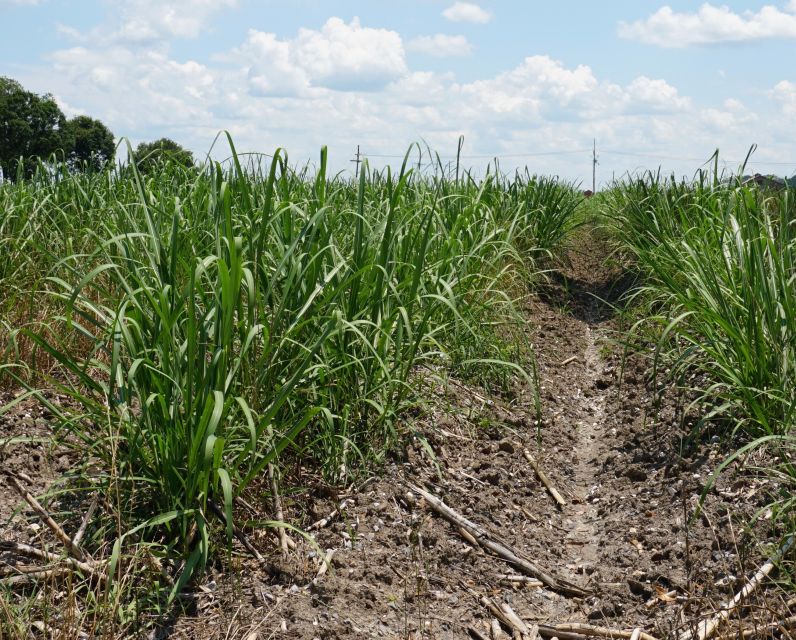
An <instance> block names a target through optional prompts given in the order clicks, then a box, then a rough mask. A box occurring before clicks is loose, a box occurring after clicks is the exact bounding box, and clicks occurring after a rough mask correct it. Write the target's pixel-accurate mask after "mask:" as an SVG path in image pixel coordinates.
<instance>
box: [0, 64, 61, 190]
mask: <svg viewBox="0 0 796 640" xmlns="http://www.w3.org/2000/svg"><path fill="white" fill-rule="evenodd" d="M71 143H72V141H71V138H70V137H69V133H68V131H67V127H66V118H65V117H64V114H63V113H61V109H60V108H59V107H58V105H57V104H56V102H55V99H54V98H53V97H52V96H51V95H49V94H46V95H43V96H39V95H36V94H35V93H31V92H30V91H26V90H25V89H24V88H23V87H22V85H21V84H19V83H18V82H16V81H15V80H12V79H10V78H3V77H0V169H2V171H3V176H4V177H5V178H6V179H10V180H16V179H17V178H18V177H26V176H30V175H32V173H33V171H34V170H35V166H36V160H37V159H40V158H41V159H46V158H48V157H49V156H51V155H52V154H54V153H57V152H60V153H61V154H62V155H63V153H64V150H65V149H69V148H70V147H71ZM20 161H21V162H22V164H21V165H20Z"/></svg>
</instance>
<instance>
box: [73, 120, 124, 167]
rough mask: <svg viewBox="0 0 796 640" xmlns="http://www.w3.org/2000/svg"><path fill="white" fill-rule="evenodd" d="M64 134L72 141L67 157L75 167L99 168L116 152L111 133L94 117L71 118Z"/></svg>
mask: <svg viewBox="0 0 796 640" xmlns="http://www.w3.org/2000/svg"><path fill="white" fill-rule="evenodd" d="M66 135H67V137H68V138H69V140H70V141H71V143H72V147H71V150H70V152H69V154H68V158H69V161H70V163H71V164H72V165H73V166H74V167H76V168H82V167H90V168H92V169H101V168H102V167H104V166H105V164H106V163H107V162H108V161H109V160H112V159H113V156H114V154H115V152H116V145H115V144H114V138H113V133H112V132H111V130H110V129H108V127H106V126H105V125H104V124H102V122H100V121H99V120H95V119H94V118H90V117H88V116H77V117H75V118H72V119H71V120H70V121H69V122H67V123H66Z"/></svg>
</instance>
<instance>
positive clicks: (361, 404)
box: [0, 140, 579, 596]
mask: <svg viewBox="0 0 796 640" xmlns="http://www.w3.org/2000/svg"><path fill="white" fill-rule="evenodd" d="M229 144H230V147H231V150H232V156H231V162H230V163H229V164H228V165H221V164H218V163H211V164H208V165H206V166H205V167H203V168H202V169H201V170H198V171H197V170H186V169H184V168H182V167H179V166H175V165H169V164H166V165H164V166H162V167H161V170H160V172H157V173H155V174H150V175H149V176H142V175H140V174H138V173H137V172H136V170H135V168H134V167H127V168H122V169H113V170H110V171H108V172H106V173H99V174H93V175H66V174H63V173H57V172H53V171H52V170H50V171H40V172H39V173H38V174H37V175H36V176H34V178H33V179H32V180H31V181H30V182H27V183H26V182H20V183H17V184H14V185H8V184H7V185H3V186H2V187H0V244H2V246H3V247H4V249H5V250H6V252H7V253H6V255H7V256H8V259H7V260H6V261H5V263H4V264H3V265H2V266H0V269H2V271H0V285H2V286H3V291H4V293H3V295H2V297H0V304H2V305H3V306H4V308H5V309H7V310H8V311H9V312H11V311H13V312H14V314H15V315H14V316H13V317H14V318H15V319H14V321H13V322H14V324H13V326H11V325H10V324H9V326H8V327H7V329H8V330H7V332H6V335H5V339H4V340H3V344H2V345H0V346H1V347H2V348H3V349H4V353H5V358H6V362H7V365H9V366H8V367H7V368H6V370H5V371H6V374H7V375H6V380H7V381H8V380H12V381H13V382H15V383H21V384H26V385H28V386H35V385H38V386H41V387H47V388H55V389H57V390H59V391H60V392H61V393H62V394H65V395H67V396H68V397H69V398H70V399H71V401H70V402H69V403H60V404H55V403H52V402H50V401H48V400H47V399H46V398H45V396H44V395H43V394H40V399H41V401H42V402H44V403H46V404H47V405H48V406H49V408H50V410H51V411H52V412H53V414H54V415H55V416H56V418H57V423H58V430H59V433H60V434H61V435H63V436H64V440H65V441H66V442H70V443H72V444H73V445H74V444H76V445H78V446H79V447H80V449H81V450H82V451H83V452H84V453H85V455H86V456H87V458H88V459H90V460H91V461H92V465H94V466H96V465H97V464H99V466H100V468H101V472H100V473H94V474H92V475H91V476H90V477H88V476H87V477H85V478H84V480H86V481H89V482H90V483H92V485H93V486H94V487H95V488H97V489H99V490H102V491H105V492H112V493H113V494H114V495H116V496H117V498H118V501H117V502H118V513H117V514H116V518H117V520H118V527H117V531H116V534H115V535H116V550H115V553H114V556H113V566H114V567H116V569H115V570H117V571H121V568H120V564H119V562H120V561H119V558H120V556H121V555H123V550H124V548H125V543H126V542H130V541H140V540H147V541H149V542H150V543H156V544H157V545H158V548H159V549H160V550H161V551H160V552H159V553H162V554H163V555H165V556H166V557H170V558H177V559H181V564H180V571H179V572H178V576H177V577H178V579H177V581H176V584H175V586H174V588H173V589H172V592H171V595H172V596H174V595H176V593H177V592H179V590H180V588H181V587H182V586H183V585H184V584H185V583H186V582H187V581H188V580H190V579H191V577H192V576H194V575H195V574H196V573H197V572H198V571H201V570H202V568H203V567H204V566H205V565H206V563H207V561H208V559H209V557H210V555H211V554H212V552H213V546H214V542H213V541H214V540H215V539H216V538H215V535H214V533H213V532H214V531H215V530H216V529H217V528H219V527H216V524H215V523H216V519H214V514H218V513H222V514H223V518H221V519H220V521H219V524H220V529H221V531H224V532H225V535H226V538H227V540H229V539H230V537H231V535H232V532H233V525H234V503H235V499H236V498H237V497H239V496H241V495H242V494H243V493H244V492H246V490H247V488H248V487H250V486H251V485H252V484H253V483H255V484H256V483H259V482H260V481H261V480H260V476H261V472H262V471H263V469H264V468H265V467H266V465H268V464H269V463H271V462H274V461H276V460H277V457H278V456H280V455H283V457H284V454H285V453H286V452H285V450H286V449H288V448H289V449H290V450H291V451H294V452H297V451H301V452H302V464H304V465H310V466H315V467H317V468H318V469H320V470H321V471H322V472H323V473H324V475H325V476H326V477H327V478H329V479H330V480H331V481H338V482H343V481H345V480H346V479H347V476H348V475H349V474H351V473H352V472H353V471H354V470H355V469H356V468H357V467H358V466H360V465H361V464H362V463H363V462H368V461H374V460H375V461H377V460H379V459H380V458H381V457H382V456H383V455H384V453H385V452H386V451H387V450H389V448H390V446H392V444H393V443H394V442H395V441H396V439H397V438H399V437H400V435H401V434H400V433H399V432H398V430H397V427H396V425H397V424H398V422H397V418H398V417H399V416H400V415H401V413H402V412H403V411H404V410H405V408H406V407H407V406H408V405H409V404H411V403H413V402H416V401H417V388H418V386H419V384H420V382H421V380H422V378H423V376H424V375H428V373H427V372H428V371H430V370H432V369H438V368H439V367H443V368H446V369H447V370H449V371H453V372H454V373H455V372H459V373H460V374H463V375H477V374H478V373H479V372H482V373H483V372H484V371H489V372H495V371H499V372H501V373H502V374H503V375H504V376H506V375H508V374H509V373H513V372H516V371H522V370H523V369H522V367H523V366H524V363H522V362H512V361H508V360H507V358H506V357H505V354H506V353H508V352H509V351H510V349H507V348H506V340H507V336H510V335H511V334H512V327H516V326H517V325H519V324H520V323H521V322H522V319H521V318H520V316H519V315H518V313H517V312H516V307H515V304H514V301H515V298H516V296H517V295H521V294H523V293H524V292H526V291H527V287H528V285H529V283H530V282H531V281H532V280H533V278H534V275H535V260H536V259H537V257H538V256H539V255H540V253H541V252H542V251H544V252H548V253H550V252H552V251H554V250H555V249H556V247H557V246H558V245H559V244H560V242H561V239H562V237H563V235H562V234H563V233H565V232H566V230H567V229H569V224H570V220H571V218H572V215H573V214H574V208H575V206H576V204H577V202H578V197H579V196H577V195H576V194H575V192H574V190H573V189H572V188H571V187H569V186H568V185H565V184H561V183H558V182H556V181H552V180H546V179H536V178H533V177H530V176H526V177H525V178H521V177H519V176H518V177H516V178H515V180H514V181H513V182H512V181H507V180H506V179H505V178H503V177H500V176H497V175H495V173H494V172H491V171H490V172H487V175H486V176H485V177H484V178H483V179H480V180H478V179H476V178H474V177H473V176H471V175H469V174H467V173H466V172H465V173H463V174H462V175H461V176H457V179H456V180H455V181H451V180H449V179H446V178H445V177H444V176H442V175H433V176H420V175H416V174H415V173H414V172H413V171H412V170H411V169H409V168H408V161H405V162H404V163H403V166H402V167H400V169H398V170H397V171H395V172H393V170H392V169H390V168H388V169H386V170H384V171H374V170H371V169H370V168H369V167H368V166H367V165H366V166H365V167H364V170H363V171H362V172H361V174H360V177H359V179H358V180H350V179H347V178H345V177H343V176H339V175H338V176H329V175H328V170H327V155H326V151H325V149H324V150H323V151H322V153H321V157H320V163H319V165H318V167H317V169H316V170H315V171H310V170H309V169H308V168H304V169H299V170H296V169H293V168H292V167H291V166H290V165H289V163H288V161H287V159H286V157H285V155H284V153H283V152H281V151H277V152H276V153H275V154H274V156H273V158H272V160H271V161H270V162H269V163H267V164H264V165H258V166H255V167H251V166H250V167H247V168H244V167H242V166H241V163H240V162H239V159H238V156H237V155H236V154H235V150H234V146H232V141H231V140H229ZM407 157H408V156H407ZM23 299H24V300H28V301H30V303H31V306H30V308H29V309H28V310H25V309H24V308H21V307H19V305H18V301H20V300H23ZM34 308H35V309H39V310H45V311H43V312H40V313H38V314H34V313H31V312H30V309H34ZM45 364H46V366H43V365H45ZM12 365H13V366H12ZM25 367H27V369H25ZM424 371H425V372H426V373H424ZM524 375H525V376H526V378H527V377H528V376H527V374H524ZM485 377H486V376H485Z"/></svg>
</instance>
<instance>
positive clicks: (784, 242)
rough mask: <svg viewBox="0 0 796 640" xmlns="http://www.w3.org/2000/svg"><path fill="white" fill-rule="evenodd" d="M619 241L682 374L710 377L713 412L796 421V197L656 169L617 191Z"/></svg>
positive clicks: (771, 428) (749, 425) (767, 428)
mask: <svg viewBox="0 0 796 640" xmlns="http://www.w3.org/2000/svg"><path fill="white" fill-rule="evenodd" d="M608 206H609V209H610V210H611V211H612V213H611V214H610V215H611V217H612V220H613V226H614V230H615V233H616V236H617V237H618V239H619V241H620V246H621V247H622V248H623V249H624V250H625V251H628V252H629V253H630V255H632V257H633V258H634V260H635V262H636V264H637V267H638V269H639V270H640V271H641V273H642V274H643V275H644V276H645V277H646V285H645V287H644V288H643V289H642V291H641V292H640V293H639V295H640V296H641V297H642V298H643V299H644V300H645V301H646V302H647V304H648V305H649V306H648V308H649V309H650V310H651V311H652V315H651V318H650V319H651V320H652V321H654V322H657V323H658V324H659V326H660V328H661V334H660V335H661V348H662V353H663V354H664V355H665V357H666V359H667V361H668V362H670V363H672V364H673V365H674V371H675V374H678V375H682V374H684V373H685V372H691V373H693V372H695V371H696V372H699V373H702V374H703V375H704V376H705V377H706V379H707V381H708V386H707V387H706V388H704V389H702V393H701V398H702V400H703V401H704V402H705V403H706V405H707V406H709V407H711V409H710V412H709V414H708V417H712V416H721V417H724V418H728V419H730V420H731V423H732V424H733V426H734V428H736V429H737V428H743V429H745V430H747V431H748V432H749V433H751V434H752V435H760V434H762V435H767V434H775V433H788V432H789V431H790V430H791V429H793V427H794V426H796V288H795V287H794V282H795V281H796V203H795V202H794V193H793V192H792V191H789V190H782V191H780V192H772V191H766V190H760V189H757V188H756V187H754V186H745V185H742V184H740V181H731V182H729V183H724V184H720V183H718V181H715V180H714V181H711V180H708V179H707V176H705V175H701V176H700V179H699V180H697V181H696V182H695V183H686V182H683V181H680V182H677V181H675V180H672V181H669V182H666V181H663V180H661V179H660V177H658V176H648V177H647V178H646V179H639V180H635V181H633V182H631V183H628V184H626V185H624V186H623V187H622V188H619V189H616V190H615V191H614V192H613V193H612V194H611V196H610V198H609V204H608Z"/></svg>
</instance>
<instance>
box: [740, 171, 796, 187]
mask: <svg viewBox="0 0 796 640" xmlns="http://www.w3.org/2000/svg"><path fill="white" fill-rule="evenodd" d="M741 184H743V185H752V184H756V185H757V186H758V187H760V188H762V189H771V190H774V191H780V190H782V189H784V188H785V187H787V186H788V181H786V180H783V179H782V178H780V177H778V176H764V175H763V174H761V173H756V174H755V175H753V176H744V177H743V178H742V179H741Z"/></svg>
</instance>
